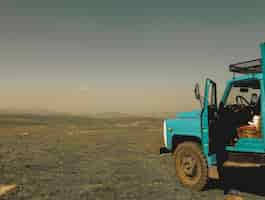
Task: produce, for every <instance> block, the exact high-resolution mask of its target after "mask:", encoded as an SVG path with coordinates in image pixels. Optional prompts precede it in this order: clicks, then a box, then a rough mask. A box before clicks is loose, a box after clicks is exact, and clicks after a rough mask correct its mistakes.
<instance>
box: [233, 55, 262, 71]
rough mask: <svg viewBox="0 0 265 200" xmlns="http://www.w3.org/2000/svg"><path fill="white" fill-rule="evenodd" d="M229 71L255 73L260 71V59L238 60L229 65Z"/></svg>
mask: <svg viewBox="0 0 265 200" xmlns="http://www.w3.org/2000/svg"><path fill="white" fill-rule="evenodd" d="M229 70H230V72H234V73H240V74H256V73H261V72H262V69H261V59H260V58H258V59H255V60H250V61H245V62H240V63H236V64H231V65H229Z"/></svg>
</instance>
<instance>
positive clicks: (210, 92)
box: [160, 43, 265, 190]
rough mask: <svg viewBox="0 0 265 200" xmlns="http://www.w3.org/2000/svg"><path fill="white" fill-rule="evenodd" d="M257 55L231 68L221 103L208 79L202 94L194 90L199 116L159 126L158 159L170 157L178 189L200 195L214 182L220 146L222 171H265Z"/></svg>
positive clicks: (261, 66) (264, 99) (264, 94)
mask: <svg viewBox="0 0 265 200" xmlns="http://www.w3.org/2000/svg"><path fill="white" fill-rule="evenodd" d="M260 49H261V58H259V59H255V60H251V61H246V62H240V63H236V64H231V65H229V70H230V71H231V73H232V76H231V80H228V81H227V84H226V87H225V90H224V93H223V96H222V97H221V98H220V102H219V103H218V102H217V88H216V83H215V82H214V81H212V80H211V79H206V81H205V87H204V94H200V89H199V85H198V84H196V85H195V89H194V93H195V98H196V99H197V100H199V101H200V103H201V109H200V110H195V111H192V112H182V113H177V114H176V117H175V118H173V119H166V120H164V121H163V140H164V146H163V147H161V149H160V153H166V152H167V153H168V152H171V153H172V154H173V158H174V160H175V167H176V176H177V179H178V180H179V182H180V183H181V184H182V185H184V186H186V187H189V188H191V189H193V190H202V189H204V188H205V186H206V185H207V182H208V180H209V178H211V177H213V176H215V178H217V177H218V172H219V170H218V169H219V168H217V166H218V159H219V158H218V153H219V154H220V151H222V150H220V149H222V146H223V151H224V152H221V153H223V154H225V155H226V156H224V157H223V158H224V160H223V162H222V163H221V164H222V165H223V166H236V167H260V166H264V165H265V120H264V119H265V81H264V79H263V77H265V43H263V44H261V45H260ZM220 147H221V148H220ZM219 175H220V173H219Z"/></svg>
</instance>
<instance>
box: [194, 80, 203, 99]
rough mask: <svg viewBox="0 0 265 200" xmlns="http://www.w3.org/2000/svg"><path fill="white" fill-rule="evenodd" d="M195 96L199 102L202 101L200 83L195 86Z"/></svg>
mask: <svg viewBox="0 0 265 200" xmlns="http://www.w3.org/2000/svg"><path fill="white" fill-rule="evenodd" d="M194 94H195V98H196V99H197V100H201V93H200V85H199V83H196V85H195V88H194Z"/></svg>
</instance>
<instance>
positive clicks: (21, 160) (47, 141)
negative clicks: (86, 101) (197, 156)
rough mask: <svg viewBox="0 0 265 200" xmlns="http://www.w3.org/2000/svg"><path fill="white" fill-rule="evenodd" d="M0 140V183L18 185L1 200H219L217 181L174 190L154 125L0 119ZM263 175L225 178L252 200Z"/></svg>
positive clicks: (144, 121)
mask: <svg viewBox="0 0 265 200" xmlns="http://www.w3.org/2000/svg"><path fill="white" fill-rule="evenodd" d="M0 134H1V139H0V158H1V163H0V170H1V173H0V184H17V189H16V191H14V192H11V193H9V194H6V195H5V196H3V197H0V198H2V199H6V200H7V199H10V200H11V199H12V200H22V199H23V200H26V199H27V200H30V199H32V200H39V199H44V200H45V199H47V200H48V199H49V200H53V199H54V200H77V199H83V200H90V199H91V200H94V199H95V200H101V199H104V200H116V199H119V200H122V199H124V200H133V199H137V200H138V199H139V200H149V199H150V200H155V199H163V200H171V199H172V200H174V199H175V200H182V199H183V200H191V199H196V200H215V199H223V192H222V189H221V188H220V186H219V185H218V183H216V182H212V184H211V185H210V186H209V188H208V189H207V190H206V191H204V192H191V191H189V190H188V189H185V188H183V187H182V186H180V184H179V183H178V182H177V181H176V179H175V172H174V163H173V160H172V157H171V155H170V154H166V155H159V148H160V146H161V143H162V136H161V120H160V119H157V118H156V119H152V118H136V117H134V118H133V117H128V118H107V119H103V118H102V119H92V118H88V117H70V116H33V115H1V116H0ZM264 172H265V171H264V170H263V171H259V170H258V171H257V170H255V171H253V170H248V171H247V172H246V171H240V170H234V171H233V172H232V173H231V174H232V175H235V176H234V177H233V176H231V177H232V179H233V180H236V181H235V182H236V183H235V185H236V187H239V188H240V189H241V191H242V194H243V196H244V197H245V199H253V200H259V199H265V196H264V195H265V186H264V180H265V179H264V178H265V177H264V174H265V173H264ZM238 173H241V174H238ZM254 177H255V178H254ZM259 181H263V182H261V183H259Z"/></svg>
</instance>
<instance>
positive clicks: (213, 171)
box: [208, 166, 219, 179]
mask: <svg viewBox="0 0 265 200" xmlns="http://www.w3.org/2000/svg"><path fill="white" fill-rule="evenodd" d="M208 177H209V178H211V179H219V173H218V169H217V166H211V167H209V168H208Z"/></svg>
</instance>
